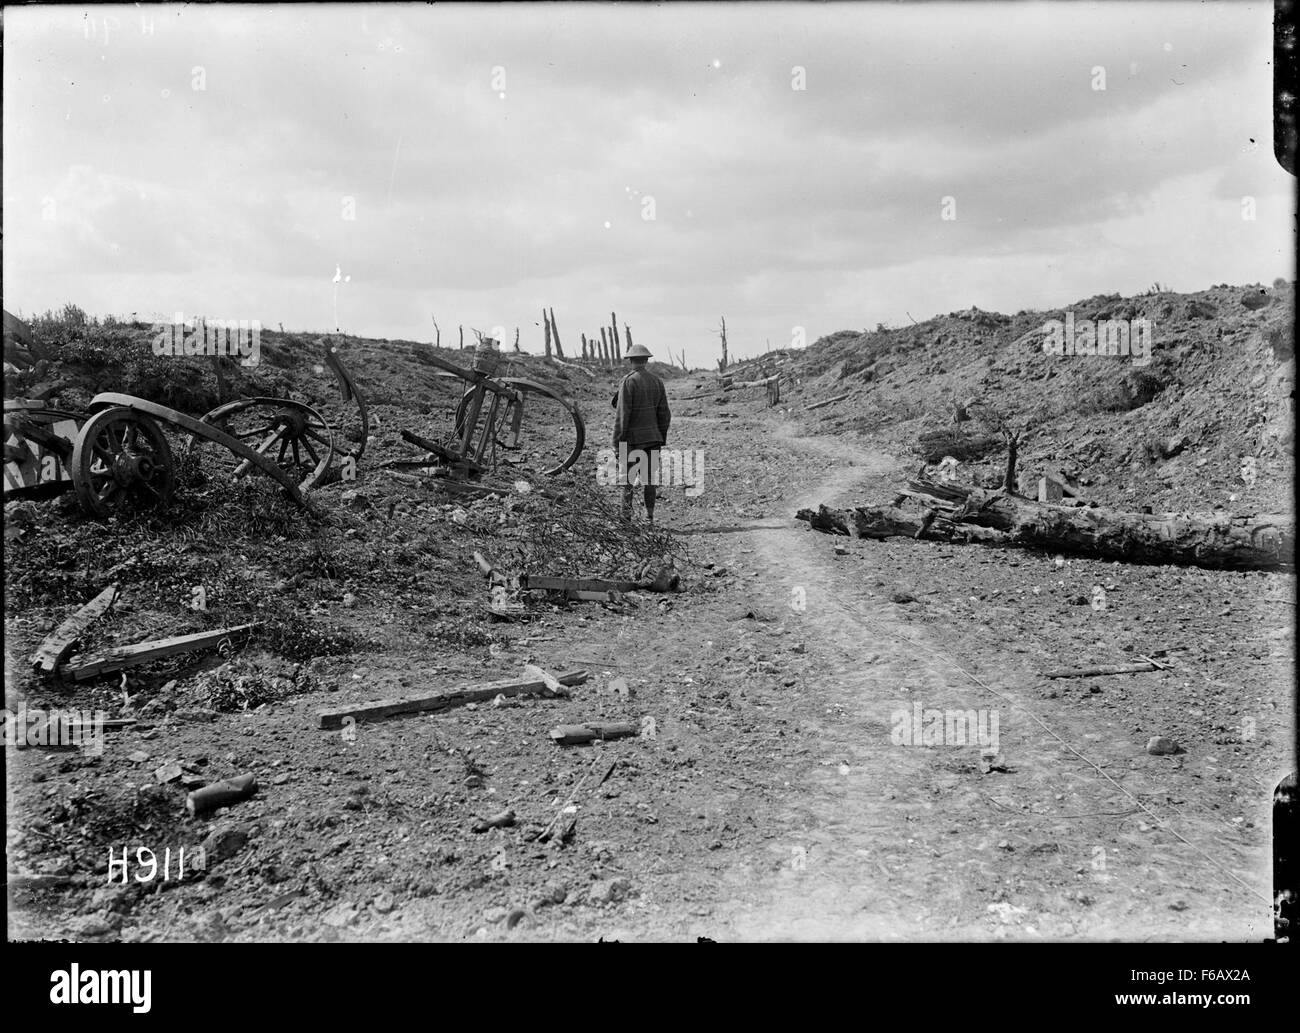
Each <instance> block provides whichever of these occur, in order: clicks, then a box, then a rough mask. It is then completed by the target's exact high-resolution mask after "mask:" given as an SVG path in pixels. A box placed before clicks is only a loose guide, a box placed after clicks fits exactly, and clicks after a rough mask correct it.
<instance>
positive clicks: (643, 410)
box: [613, 344, 672, 524]
mask: <svg viewBox="0 0 1300 1033" xmlns="http://www.w3.org/2000/svg"><path fill="white" fill-rule="evenodd" d="M626 358H627V361H628V362H629V363H631V365H632V372H631V373H629V374H628V375H627V376H625V377H624V378H623V381H622V383H620V384H619V386H618V393H617V394H616V395H615V396H614V400H613V405H614V407H615V409H616V412H615V415H614V450H615V451H616V452H618V453H619V463H620V465H622V464H623V463H624V462H626V463H627V465H626V466H622V475H623V519H624V520H631V519H632V481H631V476H632V474H631V471H633V470H637V469H640V470H641V472H642V475H643V476H645V469H646V467H645V465H644V462H643V463H642V464H635V460H636V459H637V458H639V457H638V456H637V455H636V454H637V453H638V452H639V453H642V454H644V455H645V456H646V460H648V462H649V469H650V470H651V471H653V473H651V474H650V475H649V476H648V477H645V480H646V483H645V484H644V485H643V487H644V496H645V511H646V518H647V519H648V520H649V521H650V523H652V524H653V523H654V519H655V482H656V481H657V480H658V479H659V478H658V472H659V450H660V449H661V448H663V446H664V445H666V444H667V443H668V424H669V423H670V422H671V420H672V413H670V412H669V411H668V393H667V392H666V391H665V390H664V382H663V381H662V380H660V379H659V378H658V377H657V376H655V375H654V374H653V373H651V372H650V370H649V369H648V368H647V366H648V363H649V361H650V349H649V348H647V347H646V346H645V345H643V344H634V345H632V347H630V348H629V349H628V350H627V356H626ZM620 446H626V456H627V458H626V460H625V459H624V458H623V456H624V452H623V450H621V449H620Z"/></svg>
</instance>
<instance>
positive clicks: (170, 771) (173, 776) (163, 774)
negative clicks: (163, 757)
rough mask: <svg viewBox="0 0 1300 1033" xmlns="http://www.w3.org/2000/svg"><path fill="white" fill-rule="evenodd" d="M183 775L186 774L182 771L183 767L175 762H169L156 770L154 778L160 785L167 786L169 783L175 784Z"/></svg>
mask: <svg viewBox="0 0 1300 1033" xmlns="http://www.w3.org/2000/svg"><path fill="white" fill-rule="evenodd" d="M183 774H185V772H184V771H182V770H181V766H180V765H179V764H177V763H176V762H175V761H174V760H173V761H168V762H167V763H166V764H163V765H162V766H161V767H158V768H155V769H154V773H153V777H154V778H155V779H156V780H157V781H158V783H159V784H160V785H166V784H167V783H168V782H175V781H176V780H177V779H179V778H180V777H181V776H182V775H183Z"/></svg>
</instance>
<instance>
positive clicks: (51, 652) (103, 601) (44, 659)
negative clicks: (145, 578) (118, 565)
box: [32, 582, 118, 674]
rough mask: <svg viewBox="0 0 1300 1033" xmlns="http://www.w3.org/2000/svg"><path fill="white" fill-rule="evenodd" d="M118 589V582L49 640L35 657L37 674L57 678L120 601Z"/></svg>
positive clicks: (49, 636) (75, 615) (33, 661)
mask: <svg viewBox="0 0 1300 1033" xmlns="http://www.w3.org/2000/svg"><path fill="white" fill-rule="evenodd" d="M117 589H118V585H117V582H114V583H113V584H111V585H109V586H108V587H107V588H105V589H104V590H103V591H102V592H100V593H99V595H97V596H95V598H94V599H92V600H90V602H88V603H86V605H85V606H83V607H82V608H81V609H80V610H78V611H77V612H76V613H74V614H73V615H72V616H71V617H69V618H68V619H67V620H65V621H64V622H63V623H62V624H60V625H59V626H58V627H57V628H56V629H55V630H54V631H53V632H51V633H50V634H49V635H48V636H46V638H45V641H44V642H42V643H41V644H40V647H39V648H38V649H37V650H36V652H35V653H33V654H32V665H33V666H34V667H35V668H36V670H37V671H39V672H40V673H42V674H53V673H54V672H55V670H57V669H58V666H59V665H60V664H61V663H63V661H64V660H66V659H67V658H68V654H69V653H71V652H72V650H73V648H74V647H75V646H76V644H77V642H78V640H79V639H80V638H81V636H82V635H84V634H85V633H86V629H87V628H88V627H90V625H91V624H92V623H94V622H95V621H96V620H98V619H99V618H100V617H102V616H103V615H104V614H106V613H107V612H108V611H109V610H110V609H111V608H112V606H113V601H114V600H115V599H116V598H117Z"/></svg>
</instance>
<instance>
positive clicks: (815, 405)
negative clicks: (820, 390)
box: [804, 395, 849, 412]
mask: <svg viewBox="0 0 1300 1033" xmlns="http://www.w3.org/2000/svg"><path fill="white" fill-rule="evenodd" d="M848 397H849V396H848V395H836V396H835V397H834V398H826V399H823V400H822V401H820V402H813V404H812V405H810V406H808V407H807V408H806V409H805V410H804V412H812V411H813V410H814V409H820V408H821V407H822V406H823V405H830V404H831V403H832V402H842V401H844V399H846V398H848Z"/></svg>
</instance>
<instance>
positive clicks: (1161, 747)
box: [1147, 735, 1181, 757]
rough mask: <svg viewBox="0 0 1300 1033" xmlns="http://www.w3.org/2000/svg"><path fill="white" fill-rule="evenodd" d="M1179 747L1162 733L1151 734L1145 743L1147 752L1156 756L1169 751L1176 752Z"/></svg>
mask: <svg viewBox="0 0 1300 1033" xmlns="http://www.w3.org/2000/svg"><path fill="white" fill-rule="evenodd" d="M1180 749H1181V747H1180V746H1179V745H1178V743H1176V742H1174V740H1173V739H1170V738H1168V737H1167V736H1163V735H1153V736H1152V737H1151V741H1150V742H1148V743H1147V753H1150V754H1151V755H1152V756H1156V757H1159V756H1163V755H1164V754H1169V753H1178V752H1179V750H1180Z"/></svg>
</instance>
